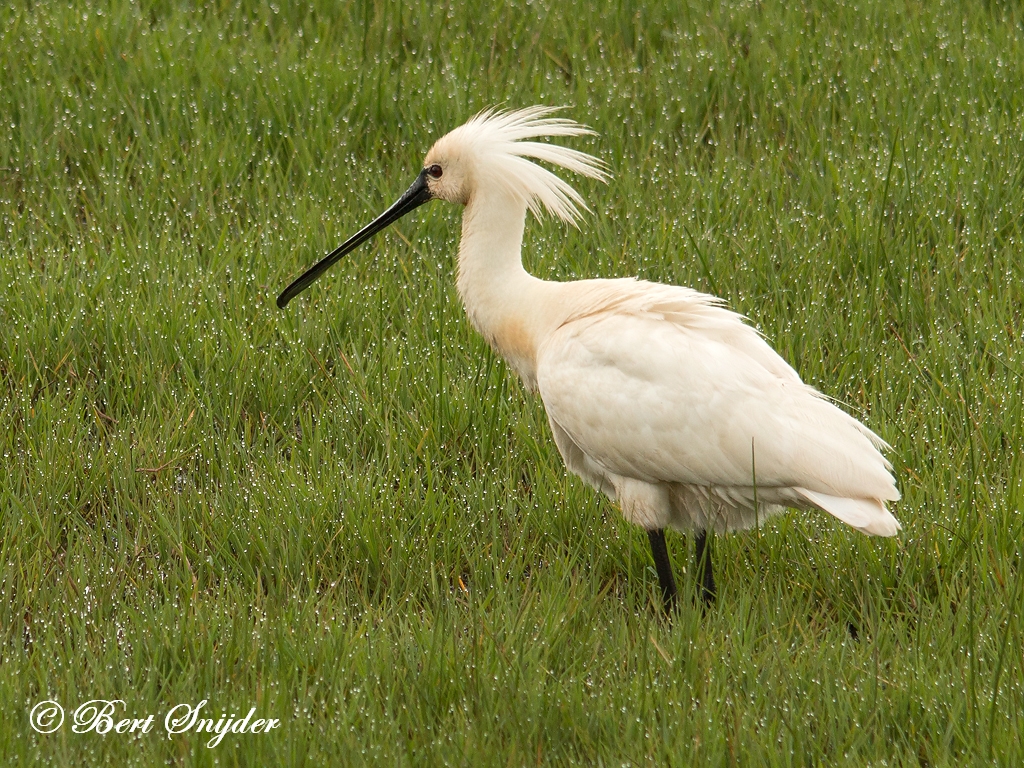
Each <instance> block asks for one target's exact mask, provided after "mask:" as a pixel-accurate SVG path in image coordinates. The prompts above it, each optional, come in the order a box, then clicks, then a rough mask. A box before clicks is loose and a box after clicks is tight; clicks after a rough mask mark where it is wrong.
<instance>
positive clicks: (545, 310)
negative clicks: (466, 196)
mask: <svg viewBox="0 0 1024 768" xmlns="http://www.w3.org/2000/svg"><path fill="white" fill-rule="evenodd" d="M525 224H526V204H525V203H524V202H521V201H518V200H516V199H514V198H513V197H511V196H509V195H505V194H502V193H501V192H496V191H490V192H484V193H479V192H478V193H477V194H474V195H473V197H472V198H471V199H470V201H469V203H468V204H467V205H466V210H465V213H464V214H463V218H462V241H461V242H460V243H459V268H458V270H459V271H458V290H459V296H460V297H461V299H462V303H463V305H464V306H465V308H466V314H467V315H468V316H469V320H470V322H471V323H472V324H473V326H474V327H475V328H476V329H477V330H478V331H479V332H480V333H481V334H482V335H483V337H484V338H485V339H486V340H487V342H488V343H489V344H490V345H491V347H492V348H493V349H494V350H495V351H497V352H498V353H499V354H500V355H501V356H502V357H504V358H505V360H507V361H508V363H509V364H510V365H511V366H512V367H513V368H514V369H515V370H516V372H517V373H518V374H519V375H520V377H521V378H522V379H523V382H524V383H525V384H526V385H527V386H528V387H530V388H533V387H535V384H536V357H537V355H536V350H537V345H538V343H539V341H540V340H541V339H542V338H543V336H544V333H545V331H546V330H547V326H548V325H550V323H551V320H550V318H548V317H547V315H548V314H550V311H549V307H550V302H549V301H546V297H547V294H548V293H550V292H551V290H552V289H553V288H554V287H555V286H557V285H558V284H557V283H548V282H545V281H544V280H539V279H538V278H536V277H533V276H532V275H530V274H529V273H528V272H527V271H526V270H525V269H523V261H522V254H521V251H522V245H523V228H524V226H525Z"/></svg>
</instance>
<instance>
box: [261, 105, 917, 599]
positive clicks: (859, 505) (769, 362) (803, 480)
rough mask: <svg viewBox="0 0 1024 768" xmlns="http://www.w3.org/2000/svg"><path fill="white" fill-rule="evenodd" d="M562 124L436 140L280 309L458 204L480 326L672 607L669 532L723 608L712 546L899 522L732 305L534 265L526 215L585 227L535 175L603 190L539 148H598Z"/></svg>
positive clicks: (838, 413)
mask: <svg viewBox="0 0 1024 768" xmlns="http://www.w3.org/2000/svg"><path fill="white" fill-rule="evenodd" d="M555 111H556V110H554V109H552V108H548V107H530V108H527V109H522V110H518V111H509V112H502V111H494V110H488V111H485V112H482V113H480V114H478V115H476V116H475V117H473V118H472V119H470V120H469V121H468V122H467V123H466V124H465V125H462V126H460V127H458V128H456V129H455V130H453V131H451V132H450V133H448V134H447V135H445V136H443V137H442V138H441V139H439V140H438V141H437V142H436V143H435V144H434V146H433V147H432V148H431V149H430V151H429V152H428V153H427V156H426V159H425V161H424V163H423V170H422V171H421V172H420V174H419V176H418V177H417V178H416V181H415V182H414V183H413V185H412V186H411V187H410V188H409V189H408V190H407V191H406V192H405V194H403V195H402V197H401V198H400V199H399V200H398V201H397V202H395V203H394V205H392V206H391V207H390V208H388V210H387V211H385V212H384V213H383V214H381V215H380V216H379V217H378V218H377V219H375V220H374V221H373V222H372V223H370V224H368V225H367V226H366V227H364V228H363V229H362V230H360V231H359V232H358V233H356V234H355V235H353V236H352V237H351V238H350V239H349V240H347V241H346V242H345V243H343V244H342V245H341V246H340V247H339V248H338V249H337V250H335V251H333V252H332V253H331V254H329V255H328V256H327V257H325V258H324V259H323V260H321V261H320V262H319V263H317V264H316V265H315V266H314V267H312V268H311V269H310V270H309V271H308V272H306V273H305V274H304V275H302V276H301V277H300V278H299V279H298V280H296V281H295V282H294V283H292V284H291V285H290V286H288V288H287V289H286V290H285V291H284V292H283V293H282V294H281V295H280V297H278V300H277V304H278V306H279V307H281V308H283V307H284V306H285V305H286V304H287V303H288V302H289V301H290V300H291V299H292V298H294V297H295V296H296V295H297V294H298V293H300V292H301V291H303V290H304V289H305V288H307V287H308V286H309V285H310V284H311V283H312V282H313V281H314V280H316V278H317V277H319V276H320V275H321V274H322V273H323V272H324V271H325V270H326V269H327V268H328V267H329V266H331V264H333V263H334V262H335V261H337V260H338V259H339V258H341V257H342V256H344V255H345V254H347V253H348V252H350V251H351V250H353V249H354V248H356V247H357V246H358V245H360V244H361V243H363V242H364V241H365V240H367V239H368V238H370V237H371V236H372V235H374V234H375V233H377V232H379V231H380V230H381V229H383V228H384V227H386V226H388V225H389V224H391V223H392V222H394V221H396V220H397V219H398V218H400V217H401V216H403V215H404V214H406V213H408V212H409V211H411V210H413V209H414V208H416V207H418V206H420V205H422V204H423V203H426V202H427V201H429V200H432V199H434V198H437V199H441V200H447V201H448V202H452V203H459V204H461V205H463V206H464V207H465V212H464V214H463V219H462V240H461V242H460V244H459V254H458V278H457V284H458V291H459V296H460V297H461V299H462V302H463V304H464V305H465V308H466V314H467V315H468V316H469V320H470V322H471V323H472V324H473V326H474V327H475V328H476V329H477V330H478V331H479V332H480V333H481V334H482V335H483V336H484V338H485V339H486V340H487V342H488V343H489V344H490V345H491V347H492V348H493V349H494V350H495V351H496V352H497V353H498V354H500V355H501V356H502V357H503V358H504V359H505V360H506V361H508V364H509V365H510V366H511V367H512V368H513V369H514V370H515V371H516V373H517V374H519V376H520V378H521V379H522V381H523V383H524V384H525V386H526V387H527V388H528V389H529V390H532V391H536V392H539V393H540V396H541V399H542V400H543V401H544V407H545V409H546V411H547V415H548V422H549V423H550V425H551V431H552V433H553V435H554V439H555V444H556V445H557V446H558V450H559V452H560V453H561V455H562V458H563V459H564V460H565V465H566V467H568V469H569V470H570V471H572V472H573V473H575V474H576V475H578V476H579V477H581V478H582V479H583V480H584V481H586V482H587V483H589V484H590V485H591V486H593V487H594V488H597V489H598V490H601V491H603V492H604V493H605V494H607V495H608V496H609V497H610V498H611V499H612V500H614V501H616V502H617V503H618V505H619V508H620V509H621V511H622V515H623V516H624V517H625V518H626V519H627V520H629V521H630V522H632V523H635V524H636V525H639V526H642V527H643V528H645V529H646V530H647V531H648V535H649V538H650V543H651V549H652V553H653V555H654V561H655V565H656V569H657V573H658V578H659V582H660V586H661V590H662V596H663V599H664V603H665V608H666V610H669V609H671V607H672V606H673V605H674V602H675V597H676V586H675V580H674V578H673V575H672V568H671V564H670V561H669V558H668V553H667V549H666V546H665V538H664V530H665V528H667V527H672V528H676V529H680V530H691V531H695V532H696V534H697V535H696V542H697V546H696V554H697V566H698V567H697V572H698V574H699V583H698V585H697V590H698V594H699V595H700V597H702V599H703V600H704V601H705V604H710V603H711V602H712V601H713V600H714V598H715V585H714V578H713V576H712V569H711V563H710V554H709V551H708V550H707V549H706V542H707V532H708V531H718V532H722V531H729V530H735V529H745V528H750V527H752V526H754V525H755V524H757V523H758V522H759V521H761V520H763V519H764V518H765V517H767V516H768V515H772V514H776V513H778V512H781V511H782V510H784V509H785V508H786V507H795V508H799V509H819V510H824V511H825V512H829V513H830V514H832V515H834V516H835V517H837V518H839V519H840V520H842V521H843V522H844V523H847V524H848V525H850V526H852V527H854V528H856V529H857V530H859V531H862V532H863V533H866V534H871V535H875V536H893V535H895V534H896V532H897V531H899V530H900V524H899V523H898V522H897V520H896V518H894V517H893V516H892V514H891V513H890V512H889V511H888V509H887V508H886V503H887V502H891V501H896V500H897V499H899V497H900V494H899V491H897V489H896V484H895V482H894V480H893V477H892V474H891V470H892V466H891V465H890V463H889V462H888V461H887V460H886V459H885V457H884V456H883V455H882V453H881V452H880V449H887V448H888V446H887V445H886V444H885V443H884V442H883V441H882V439H881V438H879V437H878V436H877V435H876V434H875V433H874V432H872V431H871V430H870V429H868V428H867V427H865V426H864V425H862V424H861V423H860V422H858V421H857V420H856V419H854V418H853V417H851V416H849V415H848V414H846V413H844V412H843V411H842V410H840V409H839V408H837V407H836V406H835V405H833V404H832V403H831V402H830V401H829V400H828V399H826V398H825V396H823V395H821V394H820V393H819V392H817V391H816V390H815V389H813V388H812V387H810V386H808V385H806V384H804V383H803V382H802V381H801V380H800V377H799V375H798V374H797V373H796V371H795V370H793V368H791V367H790V366H789V365H788V364H787V363H786V361H785V360H783V359H782V358H781V357H780V356H779V355H778V354H777V353H776V352H775V351H774V350H772V349H771V347H769V346H768V344H767V343H766V342H765V341H764V339H763V338H762V337H761V335H760V334H759V333H758V332H757V331H755V330H754V329H753V328H751V327H750V326H749V325H747V324H746V323H745V322H744V319H743V318H742V317H741V316H740V315H738V314H736V313H734V312H731V311H729V310H727V309H725V308H724V307H723V306H722V302H721V301H720V300H719V299H717V298H715V297H713V296H709V295H707V294H703V293H699V292H697V291H695V290H692V289H690V288H682V287H678V286H673V285H662V284H658V283H651V282H646V281H643V280H636V279H633V278H622V279H612V280H600V279H595V280H578V281H573V282H564V283H563V282H552V281H547V280H540V279H538V278H536V277H533V276H532V275H530V274H528V273H527V272H526V270H525V269H524V268H523V263H522V257H521V248H522V242H523V228H524V226H525V223H526V213H527V211H531V212H532V213H533V214H534V215H536V216H538V217H539V216H540V215H542V212H543V211H544V210H547V211H549V212H550V213H551V214H553V215H554V216H556V217H557V218H559V219H561V220H562V221H565V222H568V223H570V224H574V225H575V224H576V222H577V221H578V220H579V217H580V209H581V208H582V209H584V210H587V207H586V204H585V203H584V201H583V199H582V198H581V197H580V195H579V194H578V193H577V192H576V190H574V189H573V188H572V187H571V186H569V185H568V184H567V183H566V182H565V181H563V180H562V179H560V178H559V177H558V176H556V175H554V174H553V173H551V172H550V171H548V170H546V169H544V168H542V167H540V166H539V165H536V164H535V163H533V162H531V160H540V161H542V162H545V163H548V164H550V165H553V166H558V167H561V168H565V169H567V170H569V171H573V172H575V173H578V174H581V175H583V176H588V177H591V178H595V179H601V180H606V179H607V173H606V172H605V170H604V166H603V164H602V163H601V162H600V161H599V160H597V159H596V158H594V157H591V156H590V155H587V154H584V153H583V152H579V151H577V150H574V149H568V148H566V147H563V146H559V145H556V144H551V143H546V142H537V141H531V139H537V138H543V137H554V136H579V135H582V134H589V133H592V131H590V130H589V129H587V128H585V127H583V126H581V125H579V124H577V123H575V122H573V121H571V120H567V119H561V118H555V117H552V116H551V115H552V113H553V112H555Z"/></svg>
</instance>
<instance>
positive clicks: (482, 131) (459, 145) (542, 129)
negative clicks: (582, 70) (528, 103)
mask: <svg viewBox="0 0 1024 768" xmlns="http://www.w3.org/2000/svg"><path fill="white" fill-rule="evenodd" d="M556 111H557V109H556V108H552V107H527V108H526V109H520V110H516V111H513V112H500V111H496V110H486V111H484V112H481V113H480V114H478V115H476V116H475V117H472V118H471V119H470V120H469V121H468V122H466V123H465V124H464V125H460V126H459V127H458V128H456V129H455V130H453V131H451V132H450V133H447V134H445V135H444V136H442V137H441V138H440V139H438V140H437V142H436V143H435V144H434V146H433V147H431V148H430V151H429V152H428V153H427V156H426V158H425V160H424V162H423V170H421V171H420V173H419V175H418V176H417V177H416V181H414V182H413V184H412V186H411V187H409V189H407V190H406V191H405V194H403V195H402V196H401V197H400V198H399V199H398V200H396V201H395V203H394V204H393V205H392V206H391V207H390V208H388V209H387V210H386V211H384V213H382V214H381V215H380V216H378V217H377V218H376V219H374V220H373V221H372V222H370V223H369V224H367V225H366V226H365V227H363V228H362V229H361V230H359V231H358V232H356V234H354V235H353V236H352V237H350V238H349V239H348V240H346V241H345V242H344V243H342V244H341V245H340V246H339V247H338V248H337V249H335V250H334V251H332V252H331V253H330V254H328V255H327V256H326V257H324V258H323V259H321V260H320V261H319V262H317V263H316V264H315V265H314V266H313V267H311V268H310V269H309V270H308V271H306V272H305V273H304V274H303V275H302V276H301V277H299V278H298V279H297V280H296V281H295V282H293V283H292V284H291V285H289V286H288V287H287V288H286V289H285V290H284V292H282V293H281V295H280V296H278V297H277V306H278V307H281V308H282V309H283V308H284V307H285V305H286V304H287V303H288V302H289V301H291V300H292V299H293V298H294V297H295V296H297V295H298V294H299V293H301V292H302V291H304V290H305V289H306V288H308V287H309V286H310V285H311V284H312V283H313V281H315V280H316V279H317V278H318V277H320V275H322V274H323V273H324V272H325V271H326V270H327V269H328V268H329V267H330V266H331V265H332V264H334V262H336V261H337V260H338V259H340V258H341V257H342V256H344V255H345V254H347V253H349V252H350V251H352V250H354V249H355V248H357V247H358V246H359V245H361V244H362V243H364V242H366V240H368V239H369V238H370V237H372V236H373V235H375V234H376V233H377V232H380V231H381V230H382V229H384V228H385V227H387V226H388V225H389V224H392V223H393V222H395V221H397V220H398V219H400V218H401V217H402V216H404V215H405V214H407V213H409V212H410V211H412V210H414V209H416V208H418V207H419V206H421V205H423V204H424V203H426V202H429V201H430V200H433V199H434V198H437V199H439V200H447V201H448V202H451V203H461V204H462V205H468V204H469V203H470V201H471V200H472V199H473V197H474V195H476V194H478V193H479V192H480V191H481V190H483V189H488V190H499V191H501V192H503V193H505V194H506V195H508V196H510V197H511V198H512V199H513V200H515V201H516V202H518V203H521V204H523V205H525V206H526V207H527V208H528V209H529V210H530V211H532V212H533V213H534V215H536V216H540V215H541V214H542V212H543V211H544V210H547V211H549V212H550V213H551V214H553V215H554V216H556V217H558V218H559V219H561V220H563V221H566V222H568V223H570V224H575V223H576V221H577V220H578V219H579V216H580V209H581V208H582V209H584V210H586V208H587V206H586V203H584V202H583V198H582V197H580V195H579V193H578V192H577V191H576V190H575V189H573V188H572V187H571V186H569V184H567V183H566V182H565V181H563V180H562V179H560V178H559V177H558V176H556V175H555V174H553V173H551V171H549V170H547V169H545V168H542V167H540V166H539V165H537V164H536V163H534V162H531V161H532V160H540V161H542V162H546V163H550V164H551V165H555V166H558V167H561V168H565V169H566V170H569V171H573V172H574V173H578V174H580V175H582V176H589V177H590V178H594V179H600V180H602V181H604V180H606V179H607V177H608V175H607V173H606V171H605V168H604V165H603V164H602V163H601V161H600V160H597V159H596V158H594V157H591V156H590V155H588V154H586V153H584V152H580V151H578V150H575V149H569V148H568V147H561V146H558V145H557V144H548V143H545V142H539V141H531V140H530V139H537V138H544V137H552V136H580V135H583V134H591V133H593V131H591V130H590V129H588V128H586V127H584V126H582V125H579V124H578V123H575V122H573V121H572V120H566V119H564V118H557V117H551V115H552V114H553V113H554V112H556Z"/></svg>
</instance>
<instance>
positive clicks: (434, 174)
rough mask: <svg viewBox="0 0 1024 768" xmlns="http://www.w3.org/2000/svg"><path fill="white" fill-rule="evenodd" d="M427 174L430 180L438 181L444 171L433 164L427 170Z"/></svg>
mask: <svg viewBox="0 0 1024 768" xmlns="http://www.w3.org/2000/svg"><path fill="white" fill-rule="evenodd" d="M427 173H428V174H429V175H430V178H432V179H440V178H441V174H442V173H444V171H442V170H441V166H440V165H436V164H435V165H432V166H430V167H429V168H427Z"/></svg>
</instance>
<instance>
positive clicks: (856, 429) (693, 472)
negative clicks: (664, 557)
mask: <svg viewBox="0 0 1024 768" xmlns="http://www.w3.org/2000/svg"><path fill="white" fill-rule="evenodd" d="M616 282H618V281H616ZM634 285H635V287H636V288H638V289H643V290H638V291H636V293H638V294H642V295H643V298H642V299H641V300H640V301H639V302H638V301H633V300H630V301H615V302H606V304H605V308H604V309H603V310H597V311H589V312H582V311H580V312H576V313H574V316H571V317H570V319H569V320H568V321H567V322H565V323H564V324H563V325H562V326H561V327H560V328H559V329H558V330H557V331H555V332H554V333H553V334H552V335H551V336H549V337H548V339H547V340H546V341H545V342H544V343H543V344H542V346H541V348H540V349H539V350H538V360H537V382H538V386H539V389H540V393H541V397H542V398H543V400H544V404H545V407H546V408H547V410H548V413H549V416H550V417H551V419H552V420H553V421H554V422H556V423H557V424H558V425H559V426H560V427H561V428H562V429H563V430H565V432H566V433H567V434H568V435H569V436H570V437H571V438H572V440H573V441H574V442H575V443H576V444H577V445H578V446H579V447H580V448H581V449H582V450H583V451H584V452H585V453H586V454H587V456H589V457H590V458H591V459H592V460H593V461H595V462H596V463H597V464H599V465H600V466H601V467H603V468H604V469H605V470H607V471H609V472H612V473H614V474H617V475H621V476H625V477H632V478H636V479H639V480H647V481H663V482H679V483H689V484H696V485H712V486H745V487H750V486H752V485H758V486H762V487H780V488H802V489H807V490H809V491H811V492H813V493H818V494H824V495H827V496H835V497H843V498H846V497H849V498H870V499H886V500H890V499H897V498H899V493H898V491H897V490H896V487H895V484H894V482H893V479H892V477H891V475H890V473H889V469H890V468H891V467H890V465H889V463H888V462H887V461H886V460H885V458H884V457H883V456H882V455H881V454H880V453H879V451H878V449H877V448H876V445H878V444H881V441H880V440H879V439H878V438H877V437H875V436H874V434H873V433H871V432H870V431H869V430H868V429H867V428H865V427H864V426H863V425H861V424H860V423H859V422H857V421H856V420H855V419H853V418H852V417H850V416H849V415H847V414H846V413H844V412H843V411H841V410H839V409H838V408H836V407H835V406H834V405H832V404H831V403H830V402H828V401H827V400H825V399H824V398H822V397H821V396H820V395H818V393H817V392H815V390H813V389H812V388H811V387H808V386H806V385H805V384H803V383H802V382H801V381H800V378H799V376H798V375H797V374H796V372H795V371H794V370H793V369H792V368H791V367H790V366H789V365H787V364H786V362H785V361H784V360H782V358H781V357H779V356H778V355H777V354H776V353H775V352H774V351H773V350H772V349H771V348H770V347H769V346H768V344H767V343H765V341H764V340H763V339H762V338H761V337H760V336H759V335H758V334H757V332H756V331H755V330H753V329H752V328H751V327H750V326H748V325H746V324H745V323H743V322H742V319H741V318H740V317H739V316H738V315H736V314H735V313H732V312H729V311H728V310H725V309H723V308H722V307H720V306H718V305H717V303H716V302H715V301H714V300H713V299H712V298H711V297H707V296H704V295H703V294H699V293H697V292H695V291H690V290H689V289H681V288H672V287H670V286H653V287H651V288H649V287H648V286H650V284H646V285H645V284H641V283H634ZM652 294H654V295H653V296H652Z"/></svg>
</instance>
